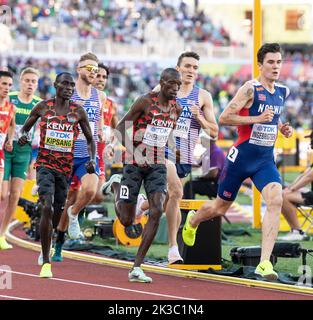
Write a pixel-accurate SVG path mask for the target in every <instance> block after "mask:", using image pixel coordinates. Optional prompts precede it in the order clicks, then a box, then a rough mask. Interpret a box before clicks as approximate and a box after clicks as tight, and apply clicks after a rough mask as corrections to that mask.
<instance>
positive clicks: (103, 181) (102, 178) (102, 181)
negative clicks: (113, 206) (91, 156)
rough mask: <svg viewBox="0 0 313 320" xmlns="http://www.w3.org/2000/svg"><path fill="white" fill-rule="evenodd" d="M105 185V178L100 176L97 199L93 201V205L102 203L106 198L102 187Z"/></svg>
mask: <svg viewBox="0 0 313 320" xmlns="http://www.w3.org/2000/svg"><path fill="white" fill-rule="evenodd" d="M104 183H105V176H104V175H103V174H100V176H99V181H98V187H97V193H96V195H95V197H94V198H93V200H92V203H95V204H97V203H101V202H102V201H103V200H104V196H103V193H102V188H101V187H102V185H103V184H104Z"/></svg>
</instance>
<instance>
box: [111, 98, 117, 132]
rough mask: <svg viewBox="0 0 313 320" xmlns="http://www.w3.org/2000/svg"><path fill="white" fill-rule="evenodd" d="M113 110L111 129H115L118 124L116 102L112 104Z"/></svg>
mask: <svg viewBox="0 0 313 320" xmlns="http://www.w3.org/2000/svg"><path fill="white" fill-rule="evenodd" d="M112 109H113V116H112V119H111V123H110V125H111V128H113V129H115V128H116V127H117V123H118V117H117V104H116V103H115V102H112Z"/></svg>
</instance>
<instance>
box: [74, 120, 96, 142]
mask: <svg viewBox="0 0 313 320" xmlns="http://www.w3.org/2000/svg"><path fill="white" fill-rule="evenodd" d="M89 125H90V129H91V134H92V135H94V134H95V127H96V124H95V122H89ZM77 140H86V137H85V135H84V133H83V131H82V129H81V127H80V126H79V135H78V138H77Z"/></svg>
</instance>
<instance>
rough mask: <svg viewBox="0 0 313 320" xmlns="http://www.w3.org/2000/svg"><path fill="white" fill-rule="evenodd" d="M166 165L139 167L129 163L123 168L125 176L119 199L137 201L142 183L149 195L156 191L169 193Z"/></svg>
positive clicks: (130, 201)
mask: <svg viewBox="0 0 313 320" xmlns="http://www.w3.org/2000/svg"><path fill="white" fill-rule="evenodd" d="M166 175H167V171H166V166H165V165H164V164H152V165H151V166H148V167H138V166H136V165H133V164H127V165H125V166H124V168H123V177H122V181H121V186H120V194H119V200H123V201H125V202H129V203H133V204H135V203H137V197H138V194H139V191H140V188H141V185H142V182H143V183H144V188H145V190H146V194H147V195H148V196H149V195H151V194H153V193H155V192H161V193H164V194H166V193H167V180H166Z"/></svg>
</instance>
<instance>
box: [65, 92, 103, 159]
mask: <svg viewBox="0 0 313 320" xmlns="http://www.w3.org/2000/svg"><path fill="white" fill-rule="evenodd" d="M71 100H73V101H74V102H75V103H77V104H80V105H81V106H82V107H83V108H84V109H85V111H86V113H87V115H88V121H89V125H90V128H91V132H92V134H93V138H94V141H95V145H96V148H97V143H96V142H97V141H98V121H99V119H100V109H101V103H100V101H99V95H98V92H97V89H95V88H92V89H91V96H90V98H88V99H83V98H81V97H80V96H79V94H78V92H77V90H76V89H75V90H74V93H73V96H72V99H71ZM96 154H97V150H96ZM74 157H75V158H86V157H89V153H88V145H87V140H86V138H85V135H84V134H83V132H82V130H81V128H80V127H79V135H78V138H77V140H76V142H75V145H74Z"/></svg>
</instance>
